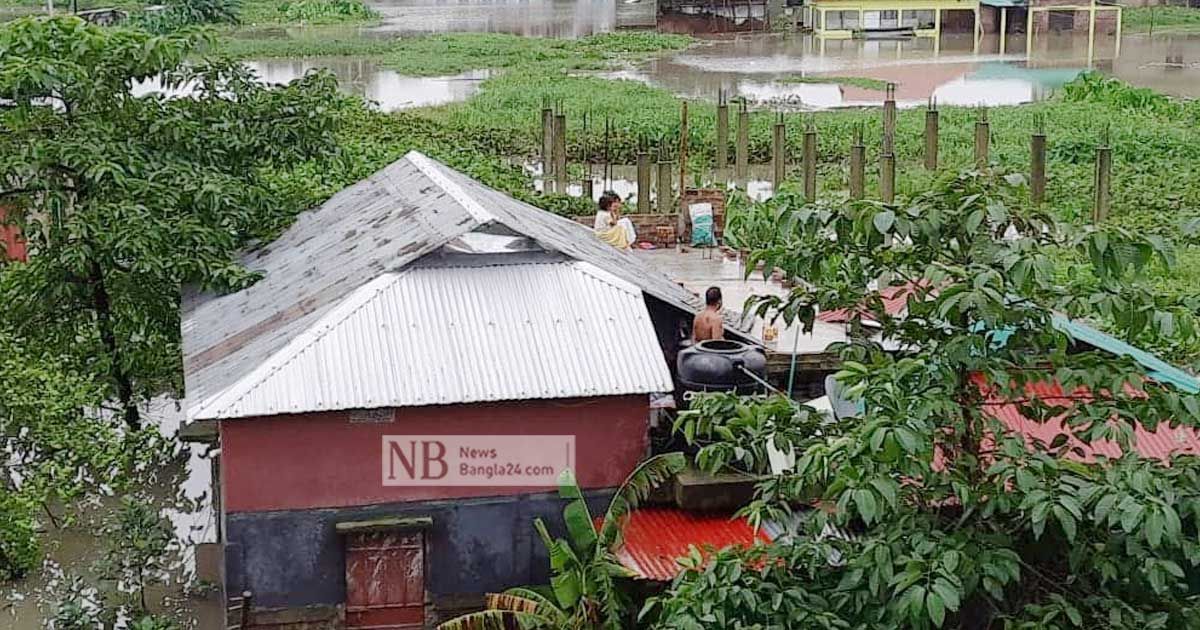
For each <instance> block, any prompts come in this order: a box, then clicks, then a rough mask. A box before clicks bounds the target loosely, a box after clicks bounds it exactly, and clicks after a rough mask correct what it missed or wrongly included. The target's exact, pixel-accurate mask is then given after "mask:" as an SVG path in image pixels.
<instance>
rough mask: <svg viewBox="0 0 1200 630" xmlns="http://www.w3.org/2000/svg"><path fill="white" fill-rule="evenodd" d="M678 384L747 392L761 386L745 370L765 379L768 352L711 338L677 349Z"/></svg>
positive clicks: (687, 386) (694, 389) (698, 388)
mask: <svg viewBox="0 0 1200 630" xmlns="http://www.w3.org/2000/svg"><path fill="white" fill-rule="evenodd" d="M675 365H676V368H677V372H678V373H679V384H680V385H681V386H682V387H683V389H685V390H687V391H701V392H703V391H730V390H734V391H737V392H740V393H750V392H754V391H758V390H759V389H760V388H761V386H760V385H759V383H758V382H757V381H755V380H754V379H753V378H751V377H750V375H749V374H746V372H750V373H751V374H754V375H756V376H758V378H760V379H763V380H765V379H766V377H767V355H766V354H764V353H763V351H762V350H761V349H760V348H756V347H754V346H750V345H747V344H744V343H741V342H738V341H731V340H727V339H710V340H708V341H701V342H700V343H697V344H695V345H693V346H690V347H688V348H685V349H683V350H680V351H679V357H678V358H677V359H676V361H675Z"/></svg>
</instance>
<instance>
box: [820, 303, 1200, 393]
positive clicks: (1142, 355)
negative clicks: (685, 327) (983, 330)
mask: <svg viewBox="0 0 1200 630" xmlns="http://www.w3.org/2000/svg"><path fill="white" fill-rule="evenodd" d="M912 286H913V285H912V284H904V285H899V286H891V287H886V288H884V289H883V290H882V291H879V296H880V298H881V299H882V301H883V307H884V311H885V312H886V313H887V314H888V315H891V316H893V317H900V316H902V315H903V314H904V312H905V310H906V309H907V308H908V296H909V295H911V294H912V293H913V290H912ZM863 310H864V317H863V319H864V320H865V321H870V320H871V317H870V316H869V314H867V313H866V309H865V307H864V309H863ZM850 315H851V313H850V311H849V310H848V309H835V310H831V311H823V312H821V313H818V314H817V320H819V321H823V322H831V323H833V322H848V321H850ZM1051 321H1052V323H1053V325H1054V327H1055V328H1057V329H1058V330H1060V331H1062V332H1064V333H1066V334H1067V335H1069V336H1070V337H1071V338H1072V339H1074V340H1076V341H1078V342H1081V343H1085V344H1087V345H1089V346H1092V347H1093V348H1096V349H1098V350H1104V351H1106V352H1111V353H1113V354H1116V355H1120V356H1128V357H1131V358H1133V360H1134V361H1137V362H1138V364H1140V365H1141V366H1142V367H1144V368H1146V374H1147V375H1148V376H1150V377H1151V378H1153V379H1154V380H1156V381H1159V382H1163V383H1170V384H1171V385H1174V386H1176V387H1178V388H1179V389H1181V390H1183V391H1186V392H1190V393H1193V394H1195V393H1200V379H1197V378H1196V377H1195V376H1193V375H1191V374H1188V373H1187V372H1185V371H1183V370H1182V369H1180V368H1178V367H1175V366H1174V365H1171V364H1170V363H1167V362H1166V361H1163V360H1162V359H1160V358H1158V357H1157V356H1155V355H1153V354H1151V353H1149V352H1146V351H1145V350H1142V349H1141V348H1138V347H1136V346H1132V345H1130V344H1128V343H1125V342H1124V341H1121V340H1120V339H1117V338H1116V337H1113V336H1112V335H1109V334H1106V333H1103V332H1101V331H1099V330H1097V329H1095V328H1092V327H1091V326H1088V325H1087V324H1084V323H1083V322H1081V321H1079V320H1074V319H1070V318H1068V317H1066V316H1063V315H1058V314H1056V315H1054V317H1053V319H1052V320H1051ZM990 334H991V335H992V336H993V341H994V342H995V343H998V344H1003V343H1004V342H1005V341H1006V340H1007V339H1008V337H1009V336H1011V335H1012V330H996V331H991V333H990Z"/></svg>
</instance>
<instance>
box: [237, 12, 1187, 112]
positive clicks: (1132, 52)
mask: <svg viewBox="0 0 1200 630" xmlns="http://www.w3.org/2000/svg"><path fill="white" fill-rule="evenodd" d="M646 1H647V0H640V1H639V2H633V3H630V2H628V1H627V0H522V1H515V0H459V1H457V2H442V1H439V0H383V1H382V2H378V3H375V4H374V5H373V6H374V7H375V8H376V9H377V10H378V11H379V12H380V13H381V15H382V16H383V19H382V21H381V23H380V24H377V25H372V26H367V27H359V28H358V29H357V33H358V35H359V36H364V37H396V36H410V35H414V34H421V33H435V32H463V31H469V32H494V33H512V34H519V35H528V36H546V37H567V38H571V37H583V36H587V35H591V34H594V33H602V32H608V31H612V30H614V29H615V28H617V27H618V25H620V24H622V22H621V19H622V18H621V16H622V15H623V14H622V11H628V7H641V6H642V5H641V3H642V2H646ZM639 10H640V9H639ZM659 28H660V30H666V31H674V32H679V31H683V32H691V33H693V34H696V35H697V36H698V37H700V38H702V42H701V43H700V44H699V45H697V46H693V47H692V48H690V49H688V50H686V51H683V52H681V53H679V54H675V55H668V56H666V57H663V58H659V59H654V60H650V61H647V62H644V63H641V64H638V65H635V66H633V67H629V68H625V69H622V70H620V71H617V72H613V73H607V74H606V75H605V76H610V77H612V78H622V79H632V80H637V81H642V82H645V83H648V84H651V85H655V86H659V87H663V88H665V89H668V90H670V91H672V92H674V93H676V94H679V95H680V96H683V97H687V98H703V99H712V98H715V96H716V94H717V91H718V89H725V90H727V91H728V92H729V94H730V96H734V97H745V98H746V99H748V100H749V101H751V102H752V103H755V104H757V105H759V106H766V107H778V108H789V109H801V110H815V109H829V108H837V107H859V106H869V105H877V104H878V103H879V102H880V101H881V100H882V94H881V92H880V91H879V90H878V89H872V88H869V87H864V86H856V85H841V84H837V83H830V82H822V81H821V77H858V78H868V79H878V80H881V81H887V82H892V83H895V84H896V85H897V92H896V99H897V103H898V104H899V105H900V106H901V107H913V106H918V105H923V104H925V103H927V102H928V101H929V100H930V99H936V100H937V102H939V103H941V104H944V105H962V106H974V105H990V106H998V105H1016V104H1020V103H1027V102H1031V101H1038V100H1043V99H1046V98H1049V97H1050V96H1051V95H1052V94H1054V92H1055V91H1056V90H1058V89H1059V88H1061V87H1062V85H1063V84H1065V83H1067V82H1068V81H1070V80H1071V79H1073V78H1074V77H1075V76H1076V75H1078V74H1079V73H1080V72H1082V71H1084V70H1087V69H1089V68H1091V69H1096V70H1099V71H1101V72H1104V73H1107V74H1110V75H1113V76H1116V77H1119V78H1121V79H1124V80H1126V81H1129V82H1130V83H1132V84H1134V85H1138V86H1144V87H1150V88H1154V89H1156V90H1159V91H1162V92H1165V93H1167V94H1171V95H1174V96H1180V97H1200V33H1196V34H1187V33H1156V34H1154V35H1153V36H1151V35H1147V34H1125V35H1123V36H1122V37H1121V39H1120V42H1119V43H1118V40H1117V37H1116V36H1115V35H1113V34H1110V33H1105V32H1103V29H1101V30H1100V31H1098V32H1097V36H1096V38H1095V40H1094V42H1093V44H1092V46H1091V47H1090V50H1089V45H1088V38H1087V33H1086V32H1049V33H1041V34H1038V35H1037V36H1036V37H1035V38H1034V41H1033V45H1032V46H1028V47H1027V42H1026V39H1025V35H1024V34H1020V33H1012V34H1009V35H1008V36H1007V37H1005V38H1004V41H1003V45H1002V42H1001V38H1000V36H998V35H995V34H992V35H986V36H984V37H982V38H980V39H979V41H976V40H975V38H974V37H973V36H972V35H971V34H970V33H969V32H966V33H953V32H946V33H943V35H942V36H941V38H940V39H936V40H935V39H934V38H926V37H920V38H909V39H897V40H854V39H851V40H833V39H825V40H822V39H820V38H816V37H813V36H812V35H808V34H800V33H778V32H770V31H769V30H766V25H765V23H764V22H763V20H761V19H758V18H756V19H744V20H740V21H739V20H730V19H727V18H716V19H709V18H704V19H698V18H695V17H693V16H673V17H671V18H669V19H667V18H664V19H663V20H662V21H661V22H660V24H659ZM714 29H717V30H733V31H741V32H733V33H730V32H724V33H711V32H709V31H711V30H714ZM277 36H284V37H286V36H288V35H287V33H286V32H281V33H279V34H277ZM249 65H251V66H252V67H253V68H255V69H256V70H258V71H259V73H260V74H261V75H262V76H263V77H264V79H265V80H268V81H272V82H283V81H288V80H291V79H293V78H296V77H299V76H301V75H302V74H303V73H304V72H305V71H307V70H309V69H312V68H317V67H321V68H327V69H329V70H331V71H332V72H333V73H334V74H335V75H336V76H337V77H338V79H339V80H340V81H341V83H342V85H343V88H344V89H346V90H347V91H349V92H353V93H355V94H360V95H362V96H365V97H366V98H368V99H371V100H373V101H375V102H377V103H378V104H379V107H380V108H382V109H384V110H387V111H392V110H396V109H403V108H408V107H421V106H426V105H440V104H444V103H450V102H456V101H462V100H465V99H467V98H469V97H470V96H471V95H472V94H474V93H475V91H476V90H477V89H478V88H479V85H480V83H482V82H483V81H484V80H485V79H486V78H487V76H488V74H487V73H486V72H482V71H475V72H467V73H464V74H461V75H456V76H450V77H425V78H414V77H404V76H401V75H399V74H397V73H395V72H394V71H391V70H388V69H386V68H381V67H379V66H377V65H376V64H374V63H373V62H371V61H368V60H362V59H345V58H317V59H302V60H256V61H251V62H249ZM802 78H803V81H801V80H800V79H802Z"/></svg>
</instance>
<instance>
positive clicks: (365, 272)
mask: <svg viewBox="0 0 1200 630" xmlns="http://www.w3.org/2000/svg"><path fill="white" fill-rule="evenodd" d="M477 230H492V231H497V232H505V231H507V232H510V233H516V234H520V235H524V236H528V237H530V238H532V239H533V240H534V241H536V242H537V243H538V244H539V245H540V246H542V247H543V248H545V249H547V250H549V251H556V252H562V253H563V254H565V255H567V256H569V257H571V258H574V259H577V260H581V261H586V262H590V263H592V264H593V265H595V266H596V267H597V268H599V269H603V270H604V271H606V272H608V273H610V274H612V275H614V276H617V277H619V278H621V279H623V280H625V281H626V282H629V283H631V284H632V285H634V286H636V287H638V289H640V290H641V291H643V292H645V293H647V294H649V295H651V296H654V297H655V298H658V299H659V300H662V301H664V302H665V303H667V304H669V305H671V306H674V307H676V308H679V309H682V310H685V311H688V312H693V313H694V312H696V311H698V310H699V308H700V307H701V304H700V301H699V300H698V299H697V298H696V296H694V295H692V294H691V293H690V292H688V291H687V290H685V289H684V288H683V287H681V286H679V285H678V284H677V283H675V282H673V281H671V280H670V279H669V278H667V277H666V276H665V275H663V274H661V273H658V272H657V271H655V270H654V269H651V268H649V267H648V266H647V265H645V263H643V262H642V261H640V260H638V259H637V258H635V257H634V256H632V255H630V254H629V253H627V252H622V251H618V250H617V249H615V248H613V247H610V246H608V245H606V244H605V243H603V242H602V241H600V240H599V239H598V238H596V236H595V235H594V234H593V233H592V230H590V229H588V228H587V227H585V226H582V225H579V224H578V223H576V222H574V221H571V220H568V219H565V218H562V217H558V216H555V215H553V214H551V213H548V212H545V211H543V210H540V209H538V208H535V207H533V206H530V205H529V204H526V203H523V202H520V201H517V200H515V199H512V198H511V197H508V196H507V195H504V194H502V193H500V192H498V191H495V190H492V189H490V188H487V187H486V186H484V185H482V184H480V183H478V182H475V181H473V180H471V179H470V178H468V177H466V176H465V175H462V174H460V173H457V172H455V171H454V170H453V169H450V168H448V167H446V166H444V165H442V164H439V163H437V162H435V161H433V160H430V159H429V158H427V157H425V156H423V155H421V154H420V153H416V152H412V153H409V154H408V155H406V156H405V157H404V158H402V159H400V160H398V161H396V162H394V163H393V164H391V165H389V166H388V167H386V168H384V169H382V170H381V171H379V172H378V173H375V174H374V175H372V176H371V177H369V178H367V179H366V180H363V181H362V182H359V183H357V184H355V185H353V186H350V187H349V188H346V189H345V190H342V191H341V192H339V193H337V194H336V195H334V196H333V197H332V198H330V199H329V200H328V201H327V202H325V203H324V204H323V205H321V207H319V208H317V209H314V210H311V211H308V212H305V213H303V214H301V215H300V216H299V217H297V219H296V222H295V223H294V224H293V225H292V226H291V228H289V229H288V230H287V231H286V232H284V234H283V235H282V236H281V237H280V238H279V239H277V240H276V241H274V242H272V243H271V244H269V245H267V246H265V247H263V248H261V249H258V250H255V251H252V252H249V253H248V254H247V255H246V256H244V257H243V259H242V263H243V264H244V265H245V266H246V267H247V268H248V269H250V270H252V271H256V272H260V273H261V274H262V276H263V277H262V279H261V280H259V281H258V282H256V283H255V284H254V285H252V286H250V287H248V288H246V289H244V290H242V291H238V292H236V293H232V294H229V295H215V294H212V293H201V294H189V295H186V296H185V299H184V304H183V323H182V332H183V355H184V378H185V384H186V386H187V394H188V398H189V401H211V400H213V399H214V398H215V397H217V396H218V395H220V394H221V393H222V392H224V391H226V390H228V389H230V388H232V387H233V386H234V385H235V384H236V383H238V382H240V381H242V380H243V379H246V378H247V377H248V376H249V375H250V374H251V373H252V372H254V371H255V370H257V369H258V368H259V367H260V366H261V365H263V364H266V363H268V362H269V361H271V360H272V358H273V357H274V356H275V355H276V354H277V353H279V352H281V351H282V350H284V348H286V347H288V346H289V344H292V343H293V342H294V341H295V340H296V339H298V338H300V337H301V336H302V335H304V334H305V332H306V331H308V330H310V329H311V328H312V327H313V326H314V325H316V323H317V322H318V321H321V320H322V319H324V318H326V317H327V316H328V315H329V314H330V313H331V312H332V311H333V309H334V308H336V306H337V305H338V304H339V303H340V302H342V301H343V300H344V299H346V298H347V297H348V296H349V295H350V294H352V293H353V292H355V291H356V290H358V289H359V288H360V287H362V286H363V285H365V284H367V283H368V282H371V281H372V280H374V279H376V278H378V277H379V276H381V275H383V274H386V273H389V272H394V271H398V270H401V269H403V268H404V267H405V266H407V265H409V264H410V263H412V262H413V261H415V260H417V259H419V258H421V257H423V256H425V255H426V254H429V253H431V252H434V251H436V250H438V249H439V248H441V247H443V246H444V245H446V244H448V243H450V242H452V241H454V240H455V239H457V238H459V237H461V236H463V235H464V234H467V233H469V232H473V231H477ZM196 408H197V406H196V404H195V403H192V404H191V405H190V406H189V409H190V410H192V409H196ZM190 410H189V414H190V413H191V411H190Z"/></svg>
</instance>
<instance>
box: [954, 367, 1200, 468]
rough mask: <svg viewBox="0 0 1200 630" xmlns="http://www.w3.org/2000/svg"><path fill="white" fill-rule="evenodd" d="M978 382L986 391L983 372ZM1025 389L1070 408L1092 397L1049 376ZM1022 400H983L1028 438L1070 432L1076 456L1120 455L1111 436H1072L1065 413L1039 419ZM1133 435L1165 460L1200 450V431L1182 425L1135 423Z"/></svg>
mask: <svg viewBox="0 0 1200 630" xmlns="http://www.w3.org/2000/svg"><path fill="white" fill-rule="evenodd" d="M975 382H976V383H978V384H979V385H980V388H981V389H984V391H985V392H986V383H985V381H984V380H983V378H982V377H981V376H978V377H976V379H975ZM1025 392H1026V395H1027V396H1028V397H1029V399H1034V400H1040V401H1041V402H1042V403H1044V404H1046V405H1049V406H1052V407H1068V408H1069V407H1072V406H1074V405H1076V404H1079V403H1084V404H1086V403H1087V402H1088V401H1090V400H1092V398H1093V396H1092V395H1091V394H1090V392H1088V391H1087V390H1086V389H1081V390H1077V391H1075V392H1071V393H1068V392H1065V391H1063V388H1062V386H1061V385H1060V384H1059V383H1057V382H1054V381H1052V380H1049V379H1048V380H1045V381H1038V382H1031V383H1026V385H1025ZM1021 403H1022V401H1011V402H1009V401H1006V400H1005V399H1004V398H1003V397H1000V396H997V395H992V396H989V397H988V401H987V402H986V403H985V404H984V410H985V412H986V413H987V414H988V415H990V416H992V417H994V418H996V419H997V420H1000V421H1001V422H1003V423H1004V426H1006V427H1008V428H1009V429H1010V430H1012V431H1013V432H1014V433H1016V434H1019V435H1023V436H1025V438H1026V439H1030V440H1038V441H1040V442H1042V443H1043V444H1046V445H1049V444H1050V443H1051V442H1053V441H1054V438H1056V437H1058V436H1059V435H1067V436H1068V440H1069V442H1070V444H1071V446H1072V447H1078V448H1079V450H1080V451H1082V453H1083V456H1082V457H1080V456H1079V455H1076V454H1072V455H1070V457H1072V458H1073V459H1082V460H1083V461H1092V460H1094V459H1095V456H1096V455H1104V456H1107V457H1119V456H1120V455H1121V449H1120V447H1118V446H1117V444H1115V443H1113V442H1110V441H1108V440H1098V441H1096V442H1092V443H1091V444H1086V443H1084V442H1083V441H1081V440H1078V439H1076V438H1075V437H1073V436H1071V433H1070V431H1069V429H1068V428H1067V427H1066V426H1065V425H1064V424H1063V422H1062V417H1063V416H1065V415H1066V413H1064V414H1062V415H1060V416H1059V417H1057V418H1052V419H1050V420H1047V421H1046V422H1038V421H1036V420H1032V419H1030V418H1027V417H1025V416H1024V415H1023V414H1022V413H1021V409H1020V405H1021ZM1134 439H1135V443H1134V448H1136V449H1137V452H1138V454H1139V455H1141V456H1142V457H1148V458H1153V459H1160V460H1164V461H1165V460H1168V459H1170V457H1171V456H1172V455H1179V454H1186V455H1198V454H1200V434H1198V433H1197V432H1196V430H1195V429H1193V428H1190V427H1186V426H1183V425H1180V426H1178V427H1176V428H1174V429H1172V428H1171V427H1169V426H1167V424H1166V423H1159V425H1158V426H1157V427H1156V428H1155V430H1154V431H1147V430H1146V428H1145V427H1143V426H1142V425H1140V424H1138V425H1136V426H1135V427H1134Z"/></svg>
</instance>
